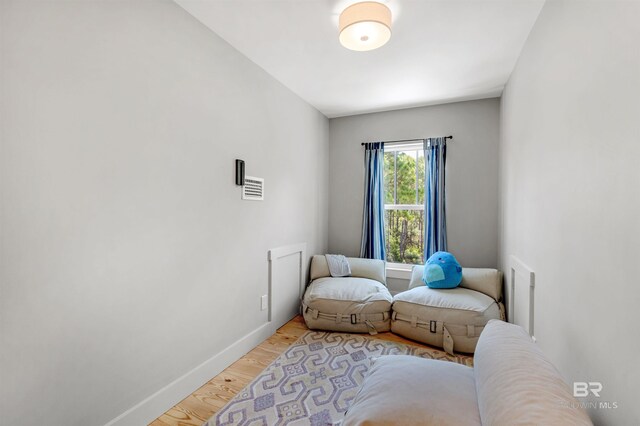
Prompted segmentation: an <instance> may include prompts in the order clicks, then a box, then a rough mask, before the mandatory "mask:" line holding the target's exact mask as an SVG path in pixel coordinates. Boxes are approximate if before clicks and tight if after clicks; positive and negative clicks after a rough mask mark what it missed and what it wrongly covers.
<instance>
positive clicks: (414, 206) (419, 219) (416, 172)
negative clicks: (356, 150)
mask: <svg viewBox="0 0 640 426" xmlns="http://www.w3.org/2000/svg"><path fill="white" fill-rule="evenodd" d="M384 149H385V152H384V190H385V200H384V202H385V205H384V208H385V216H384V231H385V240H386V251H387V262H390V263H407V264H416V263H422V257H423V253H424V179H425V176H424V174H425V168H424V151H423V147H422V143H418V144H411V145H407V144H404V145H388V146H387V145H385V147H384Z"/></svg>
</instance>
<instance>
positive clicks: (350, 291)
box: [302, 277, 393, 334]
mask: <svg viewBox="0 0 640 426" xmlns="http://www.w3.org/2000/svg"><path fill="white" fill-rule="evenodd" d="M392 300H393V298H392V297H391V293H389V290H387V287H386V286H385V285H384V284H382V283H381V282H379V281H376V280H372V279H369V278H360V277H339V278H338V277H335V278H332V277H324V278H318V279H316V280H314V281H313V282H312V283H311V284H309V287H308V288H307V290H306V292H305V294H304V298H303V300H302V311H303V316H304V320H305V322H306V323H307V326H308V327H309V328H310V329H312V330H329V331H342V332H347V333H367V332H368V333H372V334H373V333H376V332H383V331H389V321H390V317H391V314H390V311H391V302H392Z"/></svg>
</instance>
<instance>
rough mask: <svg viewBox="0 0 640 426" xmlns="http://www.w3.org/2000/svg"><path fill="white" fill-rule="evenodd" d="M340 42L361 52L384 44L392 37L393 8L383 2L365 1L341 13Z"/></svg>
mask: <svg viewBox="0 0 640 426" xmlns="http://www.w3.org/2000/svg"><path fill="white" fill-rule="evenodd" d="M339 23H340V25H339V27H340V43H341V44H342V45H343V46H344V47H346V48H347V49H351V50H357V51H360V52H363V51H366V50H373V49H377V48H379V47H382V46H384V44H385V43H386V42H388V41H389V39H390V38H391V10H389V8H388V7H387V6H385V5H384V4H382V3H378V2H375V1H363V2H360V3H355V4H352V5H351V6H349V7H347V8H346V9H345V10H343V11H342V13H341V14H340V21H339Z"/></svg>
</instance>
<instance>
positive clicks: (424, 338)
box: [391, 266, 504, 353]
mask: <svg viewBox="0 0 640 426" xmlns="http://www.w3.org/2000/svg"><path fill="white" fill-rule="evenodd" d="M465 275H466V279H465ZM462 276H463V281H462V283H461V286H460V287H456V288H453V289H432V288H429V287H427V286H426V285H424V283H422V278H421V277H422V267H421V266H416V267H415V268H414V271H413V274H412V278H411V283H410V285H409V287H410V290H408V291H405V292H402V293H399V294H397V295H396V296H395V297H394V302H393V308H392V309H393V313H392V317H391V319H392V321H391V331H393V332H394V333H397V334H399V335H401V336H404V337H407V338H409V339H413V340H417V341H419V342H423V343H427V344H429V345H433V346H438V347H441V348H444V349H445V350H446V351H447V352H449V353H453V351H454V350H455V351H458V352H467V353H472V352H473V351H474V350H475V347H476V343H477V341H478V337H479V336H480V333H481V332H482V330H483V328H484V326H485V325H486V324H487V322H488V321H489V320H491V319H503V318H504V314H503V308H502V305H501V303H500V297H501V287H502V275H501V274H500V272H499V271H497V270H495V269H487V270H483V269H467V268H463V270H462ZM496 298H497V299H496Z"/></svg>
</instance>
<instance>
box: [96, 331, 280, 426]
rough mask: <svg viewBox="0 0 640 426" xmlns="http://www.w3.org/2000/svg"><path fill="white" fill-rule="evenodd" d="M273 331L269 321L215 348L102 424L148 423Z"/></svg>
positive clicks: (127, 425) (132, 425)
mask: <svg viewBox="0 0 640 426" xmlns="http://www.w3.org/2000/svg"><path fill="white" fill-rule="evenodd" d="M275 332H276V328H275V327H274V326H273V325H272V324H271V323H266V324H263V325H261V326H260V327H258V328H257V329H255V330H254V331H252V332H251V333H249V334H247V335H246V336H244V337H242V338H241V339H239V340H237V341H236V342H235V343H233V344H232V345H231V346H229V347H227V348H225V349H223V350H222V351H220V352H218V353H217V354H215V355H214V356H212V357H211V358H209V359H208V360H206V361H205V362H203V363H202V364H200V365H198V366H197V367H195V368H194V369H192V370H191V371H189V372H187V373H186V374H184V375H183V376H181V377H178V378H177V379H176V380H174V381H173V382H171V383H169V384H168V385H166V386H165V387H163V388H162V389H160V390H159V391H157V392H156V393H154V394H153V395H150V396H148V397H147V398H145V399H144V400H142V401H140V402H139V403H137V404H136V405H134V406H133V407H131V408H130V409H128V410H127V411H125V412H124V413H122V414H120V415H119V416H118V417H116V418H115V419H113V420H111V421H110V422H109V423H106V424H105V426H140V425H146V424H149V423H151V422H152V421H154V420H155V419H156V418H158V417H159V416H161V415H162V414H163V413H164V412H166V411H167V410H168V409H170V408H171V407H173V406H174V405H176V404H177V403H178V402H180V401H182V400H183V399H184V398H186V397H187V396H189V395H191V394H192V393H193V391H194V390H196V389H198V388H199V387H200V386H202V385H203V384H205V383H207V382H208V381H209V380H211V378H212V377H215V376H217V375H218V374H220V373H221V372H222V370H224V369H225V368H227V367H228V366H229V365H231V364H233V363H234V362H235V361H237V360H238V359H240V358H242V356H243V355H245V354H246V353H247V352H249V351H250V350H251V349H253V348H255V347H256V346H258V345H259V344H260V343H262V342H263V341H265V340H266V339H267V338H269V336H271V335H272V334H274V333H275Z"/></svg>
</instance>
